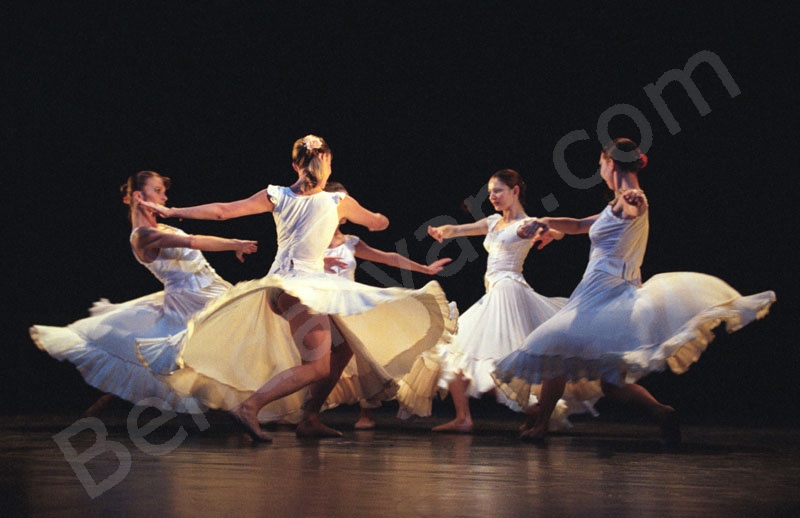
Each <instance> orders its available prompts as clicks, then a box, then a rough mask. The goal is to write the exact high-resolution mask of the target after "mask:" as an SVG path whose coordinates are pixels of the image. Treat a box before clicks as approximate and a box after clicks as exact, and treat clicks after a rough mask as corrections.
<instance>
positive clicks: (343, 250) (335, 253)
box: [325, 236, 359, 281]
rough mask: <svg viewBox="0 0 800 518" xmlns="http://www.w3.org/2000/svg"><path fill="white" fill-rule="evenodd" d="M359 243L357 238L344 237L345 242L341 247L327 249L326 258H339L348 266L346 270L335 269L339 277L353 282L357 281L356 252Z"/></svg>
mask: <svg viewBox="0 0 800 518" xmlns="http://www.w3.org/2000/svg"><path fill="white" fill-rule="evenodd" d="M358 241H359V239H358V237H357V236H344V242H343V243H342V244H341V245H339V246H335V247H333V248H327V249H325V257H337V258H339V259H340V260H341V261H342V262H344V263H346V264H347V266H345V267H344V268H340V267H338V266H335V267H334V268H333V269H334V271H335V273H336V275H338V276H339V277H344V278H345V279H350V280H351V281H355V280H356V256H355V250H356V245H357V244H358Z"/></svg>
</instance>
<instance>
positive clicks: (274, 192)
mask: <svg viewBox="0 0 800 518" xmlns="http://www.w3.org/2000/svg"><path fill="white" fill-rule="evenodd" d="M284 192H285V191H284V187H281V186H279V185H268V186H267V198H269V201H271V202H272V204H273V205H275V209H276V210H277V209H278V207H280V205H281V202H282V201H283V197H284Z"/></svg>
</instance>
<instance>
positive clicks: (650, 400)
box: [601, 381, 681, 445]
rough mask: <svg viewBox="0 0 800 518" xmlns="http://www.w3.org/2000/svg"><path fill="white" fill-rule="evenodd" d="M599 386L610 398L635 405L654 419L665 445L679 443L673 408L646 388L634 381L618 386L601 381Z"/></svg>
mask: <svg viewBox="0 0 800 518" xmlns="http://www.w3.org/2000/svg"><path fill="white" fill-rule="evenodd" d="M601 387H602V389H603V394H604V395H605V396H606V397H607V398H609V399H610V400H613V401H617V402H620V403H622V404H625V405H631V406H636V407H638V408H639V409H640V410H643V411H644V412H646V413H647V414H648V415H649V416H650V417H651V418H652V419H653V420H654V421H656V423H658V425H659V427H660V429H661V442H663V443H664V444H666V445H676V444H680V442H681V429H680V422H679V420H678V413H677V412H676V411H675V409H674V408H672V407H671V406H669V405H664V404H662V403H661V402H660V401H658V400H657V399H656V398H655V397H654V396H653V395H652V394H651V393H650V392H649V391H648V390H647V389H646V388H644V387H643V386H641V385H638V384H636V383H627V384H625V385H623V386H621V387H619V386H617V385H613V384H611V383H606V382H605V381H603V382H602V383H601Z"/></svg>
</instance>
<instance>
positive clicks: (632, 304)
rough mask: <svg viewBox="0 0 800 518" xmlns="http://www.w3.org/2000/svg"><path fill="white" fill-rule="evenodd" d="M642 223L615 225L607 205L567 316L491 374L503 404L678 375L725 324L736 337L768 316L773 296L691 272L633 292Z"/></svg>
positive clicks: (593, 392) (644, 231)
mask: <svg viewBox="0 0 800 518" xmlns="http://www.w3.org/2000/svg"><path fill="white" fill-rule="evenodd" d="M648 229H649V222H648V217H647V214H644V215H642V216H639V217H637V218H632V219H629V218H622V217H619V216H617V215H616V214H614V212H613V211H612V207H611V205H609V206H607V207H606V208H605V209H604V210H603V211H602V212H601V213H600V215H599V217H598V219H597V220H596V221H595V222H594V224H593V225H592V226H591V228H590V230H589V238H590V239H591V243H592V245H591V252H590V255H589V263H588V265H587V267H586V271H585V273H584V275H583V279H582V280H581V282H580V283H579V284H578V286H577V287H576V288H575V290H574V291H573V293H572V295H571V296H570V298H569V301H568V302H567V304H566V306H564V307H563V308H562V309H561V310H560V311H559V312H558V313H557V314H556V315H555V316H553V317H552V318H551V319H550V320H548V321H547V322H545V323H544V324H542V325H541V326H539V327H538V328H536V329H535V330H534V331H533V332H532V333H531V334H530V335H529V336H528V337H527V338H526V340H525V343H524V345H523V346H522V347H521V348H520V349H519V350H517V351H514V352H512V353H511V354H510V355H508V356H507V357H506V358H504V359H502V360H501V361H500V362H499V363H498V365H497V369H496V370H495V372H494V373H493V377H494V378H495V380H496V382H497V383H498V386H499V387H500V388H501V389H502V390H503V391H504V392H505V393H506V394H507V395H508V396H509V397H511V398H512V399H516V400H518V401H526V400H527V398H528V394H529V392H530V390H531V386H532V385H537V384H540V383H541V382H542V380H546V379H551V378H554V377H557V376H564V377H565V378H566V380H567V382H568V383H567V387H566V390H565V397H575V398H578V399H587V398H597V397H601V396H602V391H601V390H600V383H599V381H600V380H601V379H602V380H605V381H607V382H609V383H613V384H616V385H622V384H624V383H633V382H636V381H637V380H638V379H640V378H642V377H643V376H645V375H647V374H648V373H650V372H654V371H663V370H665V369H666V368H667V367H669V368H670V369H671V370H672V371H673V372H675V373H677V374H681V373H683V372H685V371H686V370H687V369H688V368H689V366H690V365H691V364H692V363H694V362H696V361H697V360H698V359H699V357H700V355H701V354H702V353H703V351H705V349H706V347H707V345H708V344H709V342H711V340H712V339H713V338H714V333H713V331H712V330H713V329H714V328H715V327H717V326H718V325H719V324H721V323H723V322H724V323H725V326H726V329H727V331H728V332H733V331H736V330H738V329H740V328H742V327H743V326H745V325H747V324H748V323H750V322H752V321H753V320H756V319H758V318H761V317H763V316H765V315H766V314H767V312H768V311H769V307H770V305H771V304H772V303H773V302H774V301H775V293H774V292H772V291H765V292H762V293H757V294H755V295H750V296H742V295H741V294H739V292H737V291H736V290H734V289H733V288H732V287H731V286H729V285H728V284H726V283H725V282H724V281H722V280H720V279H718V278H716V277H712V276H711V275H706V274H702V273H695V272H672V273H662V274H657V275H654V276H653V277H651V278H650V279H649V280H648V281H647V282H645V283H644V284H642V283H641V273H640V267H641V264H642V260H643V258H644V253H645V248H646V245H647V237H648Z"/></svg>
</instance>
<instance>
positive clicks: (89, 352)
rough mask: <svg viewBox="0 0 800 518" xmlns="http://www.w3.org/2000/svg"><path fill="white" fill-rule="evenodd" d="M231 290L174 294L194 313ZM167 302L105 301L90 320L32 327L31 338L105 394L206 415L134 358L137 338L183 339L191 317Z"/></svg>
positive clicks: (218, 285)
mask: <svg viewBox="0 0 800 518" xmlns="http://www.w3.org/2000/svg"><path fill="white" fill-rule="evenodd" d="M228 287H230V285H229V284H228V283H226V282H215V283H212V284H211V285H209V286H207V287H206V288H204V289H203V290H201V292H198V293H194V294H191V297H190V298H187V297H181V296H180V294H177V295H176V294H173V295H174V296H177V297H178V298H181V299H182V300H184V301H187V300H191V301H192V302H194V303H195V304H194V305H192V304H188V303H186V304H184V306H187V304H188V306H187V310H192V311H196V310H197V309H200V308H201V307H202V306H203V305H204V303H207V302H208V301H209V300H212V299H213V298H214V297H217V296H219V295H220V294H222V293H223V292H224V291H225V290H226V289H227V288H228ZM166 302H167V301H165V293H164V292H163V291H160V292H157V293H153V294H151V295H146V296H144V297H140V298H137V299H134V300H130V301H127V302H123V303H119V304H112V303H109V302H108V301H107V300H105V299H104V300H101V301H98V302H96V303H95V304H94V306H93V307H92V309H91V310H90V313H91V315H92V316H90V317H87V318H84V319H81V320H78V321H76V322H73V323H72V324H69V325H68V326H66V327H56V326H45V325H34V326H31V328H30V330H29V331H30V336H31V338H32V339H33V341H34V343H35V344H36V345H37V347H39V348H40V349H42V350H43V351H45V352H47V353H48V354H49V355H50V356H52V357H53V358H55V359H57V360H60V361H68V362H70V363H72V364H74V365H75V367H77V369H78V371H79V372H80V373H81V375H82V376H83V379H84V380H85V381H86V382H87V383H88V384H89V385H92V386H93V387H96V388H98V389H100V390H102V391H103V392H106V393H109V394H114V395H116V396H119V397H120V398H122V399H125V400H127V401H130V402H131V403H134V404H143V405H147V406H155V407H158V408H161V409H162V410H174V411H176V412H190V413H198V412H202V411H203V410H205V408H204V407H203V405H202V404H201V403H200V402H199V401H196V400H195V399H194V398H192V397H185V396H182V395H179V394H177V393H176V392H175V391H174V390H173V389H172V388H171V387H170V386H169V385H167V384H166V383H164V382H163V381H161V380H160V379H159V378H158V377H157V376H155V375H154V374H153V373H152V372H151V371H150V370H149V369H147V368H146V367H145V366H143V365H142V364H141V362H140V361H139V359H138V357H137V354H136V339H139V338H155V337H169V336H175V335H181V333H182V332H183V331H184V330H185V325H186V319H187V318H188V317H189V315H185V316H184V315H181V314H179V313H177V312H176V311H174V310H172V311H170V309H169V308H168V307H167V306H169V307H170V308H171V307H172V306H174V304H172V305H170V304H166ZM189 306H191V307H189ZM159 340H163V338H160V339H159Z"/></svg>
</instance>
